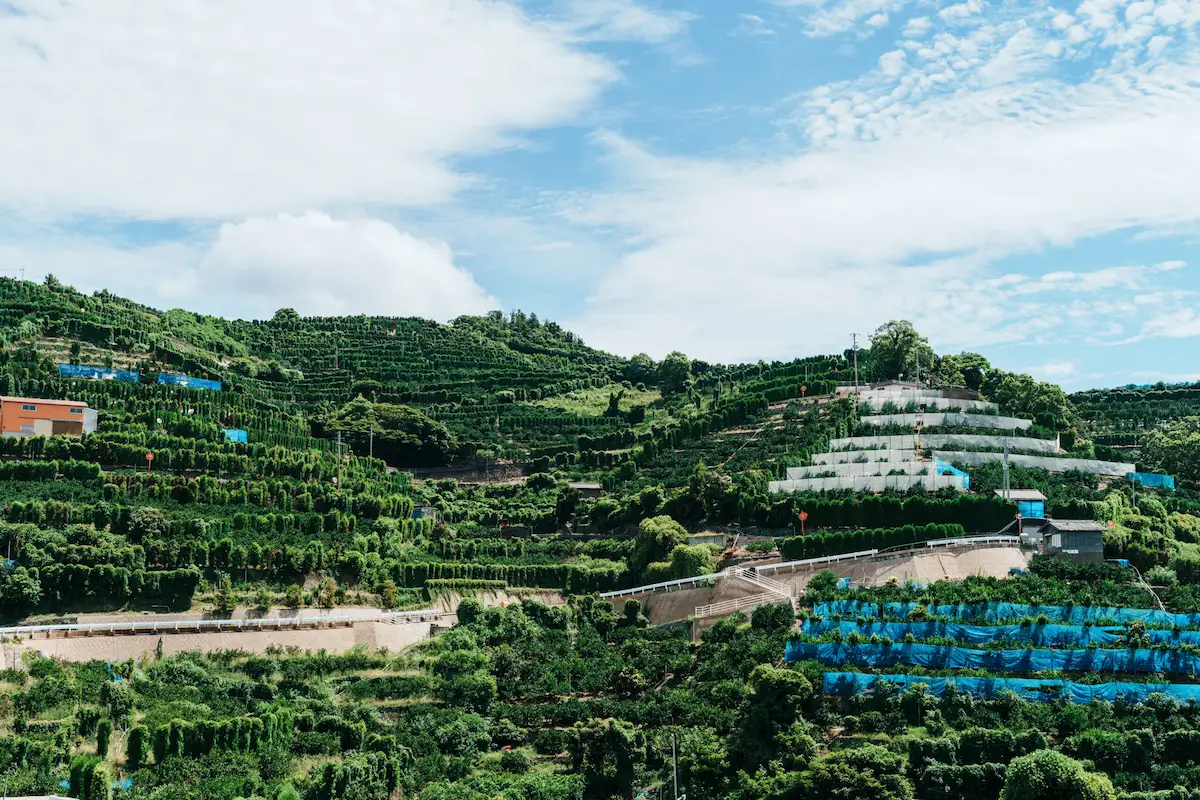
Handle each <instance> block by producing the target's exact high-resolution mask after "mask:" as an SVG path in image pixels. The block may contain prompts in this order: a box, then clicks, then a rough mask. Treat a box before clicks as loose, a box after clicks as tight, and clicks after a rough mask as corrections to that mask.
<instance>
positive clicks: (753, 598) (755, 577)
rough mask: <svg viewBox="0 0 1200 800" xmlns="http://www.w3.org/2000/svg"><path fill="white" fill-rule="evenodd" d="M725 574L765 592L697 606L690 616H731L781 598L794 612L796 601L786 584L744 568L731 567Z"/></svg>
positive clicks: (697, 617) (790, 588)
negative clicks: (789, 604)
mask: <svg viewBox="0 0 1200 800" xmlns="http://www.w3.org/2000/svg"><path fill="white" fill-rule="evenodd" d="M725 574H726V576H727V577H730V578H737V579H739V580H743V581H745V582H746V583H749V584H753V585H754V586H757V587H758V588H760V589H766V591H765V592H762V593H761V594H752V595H748V596H746V597H737V598H734V599H733V600H722V601H721V602H719V603H709V604H707V605H703V606H697V607H696V611H695V613H694V614H693V615H692V616H693V617H694V618H695V619H700V618H702V617H719V616H725V615H727V614H732V613H733V612H734V611H741V610H743V609H747V608H757V607H758V606H765V605H769V604H771V603H778V602H779V601H780V599H781V598H782V599H786V600H787V601H788V602H789V603H791V606H792V611H793V612H794V611H796V603H797V599H796V598H795V597H794V596H793V595H792V587H791V586H788V585H787V584H786V583H781V582H780V581H777V580H773V579H771V578H768V577H766V576H765V575H759V574H758V573H757V572H756V571H755V570H752V569H746V568H744V567H731V568H730V569H729V570H727V571H726V573H725Z"/></svg>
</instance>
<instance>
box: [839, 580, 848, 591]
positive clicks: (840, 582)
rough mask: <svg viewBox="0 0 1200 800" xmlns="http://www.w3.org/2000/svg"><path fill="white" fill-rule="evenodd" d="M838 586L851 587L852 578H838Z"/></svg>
mask: <svg viewBox="0 0 1200 800" xmlns="http://www.w3.org/2000/svg"><path fill="white" fill-rule="evenodd" d="M837 588H839V589H849V588H850V579H849V578H838V582H837Z"/></svg>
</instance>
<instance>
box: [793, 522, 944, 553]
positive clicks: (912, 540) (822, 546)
mask: <svg viewBox="0 0 1200 800" xmlns="http://www.w3.org/2000/svg"><path fill="white" fill-rule="evenodd" d="M965 535H966V530H965V529H964V528H963V526H962V525H955V524H944V525H936V524H935V525H905V526H904V527H901V528H875V529H871V530H859V531H846V532H844V533H814V534H811V535H809V536H792V537H789V538H787V539H784V540H783V543H782V544H781V545H780V548H779V549H780V551H781V552H782V553H783V557H784V558H785V559H790V560H799V559H805V558H820V557H821V556H831V555H837V554H838V553H853V552H857V551H859V550H883V549H885V548H888V547H902V546H904V545H909V544H917V543H918V542H927V541H932V540H934V539H954V538H958V537H961V536H965Z"/></svg>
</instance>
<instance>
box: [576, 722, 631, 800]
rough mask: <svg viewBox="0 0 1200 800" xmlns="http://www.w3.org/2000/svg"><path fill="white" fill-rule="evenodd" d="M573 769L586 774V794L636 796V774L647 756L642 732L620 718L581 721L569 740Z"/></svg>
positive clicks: (622, 798) (590, 795)
mask: <svg viewBox="0 0 1200 800" xmlns="http://www.w3.org/2000/svg"><path fill="white" fill-rule="evenodd" d="M568 751H569V752H570V754H571V767H572V771H574V772H576V773H578V774H580V775H582V776H583V781H584V796H585V797H597V798H600V797H619V798H621V800H628V799H629V798H632V797H633V785H634V775H635V774H636V770H637V766H638V765H639V764H641V763H642V762H643V761H644V760H645V757H646V745H645V741H644V740H643V738H642V735H641V733H640V732H639V731H638V730H637V729H636V728H634V727H633V725H631V724H630V723H628V722H625V721H624V720H619V719H606V720H596V719H593V720H589V721H587V722H577V723H575V727H574V728H573V729H572V730H571V738H570V740H569V743H568Z"/></svg>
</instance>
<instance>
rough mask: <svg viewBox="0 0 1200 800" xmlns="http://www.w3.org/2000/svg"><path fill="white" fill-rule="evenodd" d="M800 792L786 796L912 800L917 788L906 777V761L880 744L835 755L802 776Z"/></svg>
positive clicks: (860, 799)
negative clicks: (914, 790) (914, 788)
mask: <svg viewBox="0 0 1200 800" xmlns="http://www.w3.org/2000/svg"><path fill="white" fill-rule="evenodd" d="M796 788H797V789H799V791H798V792H794V793H793V792H788V793H785V794H783V795H782V796H784V797H789V798H791V797H795V798H797V799H798V798H801V797H812V798H846V800H912V797H913V788H912V784H911V783H909V781H908V778H906V777H904V762H903V759H902V758H901V757H900V756H899V755H897V754H896V753H892V752H890V751H888V750H886V749H884V748H882V747H880V746H879V745H875V744H869V745H866V746H864V747H855V748H852V749H849V750H842V751H839V752H836V753H832V754H830V755H828V756H825V757H823V758H819V759H817V760H816V761H815V762H813V764H812V766H811V767H809V769H807V770H805V771H804V772H802V773H801V774H800V779H799V783H798V786H797V787H796Z"/></svg>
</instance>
